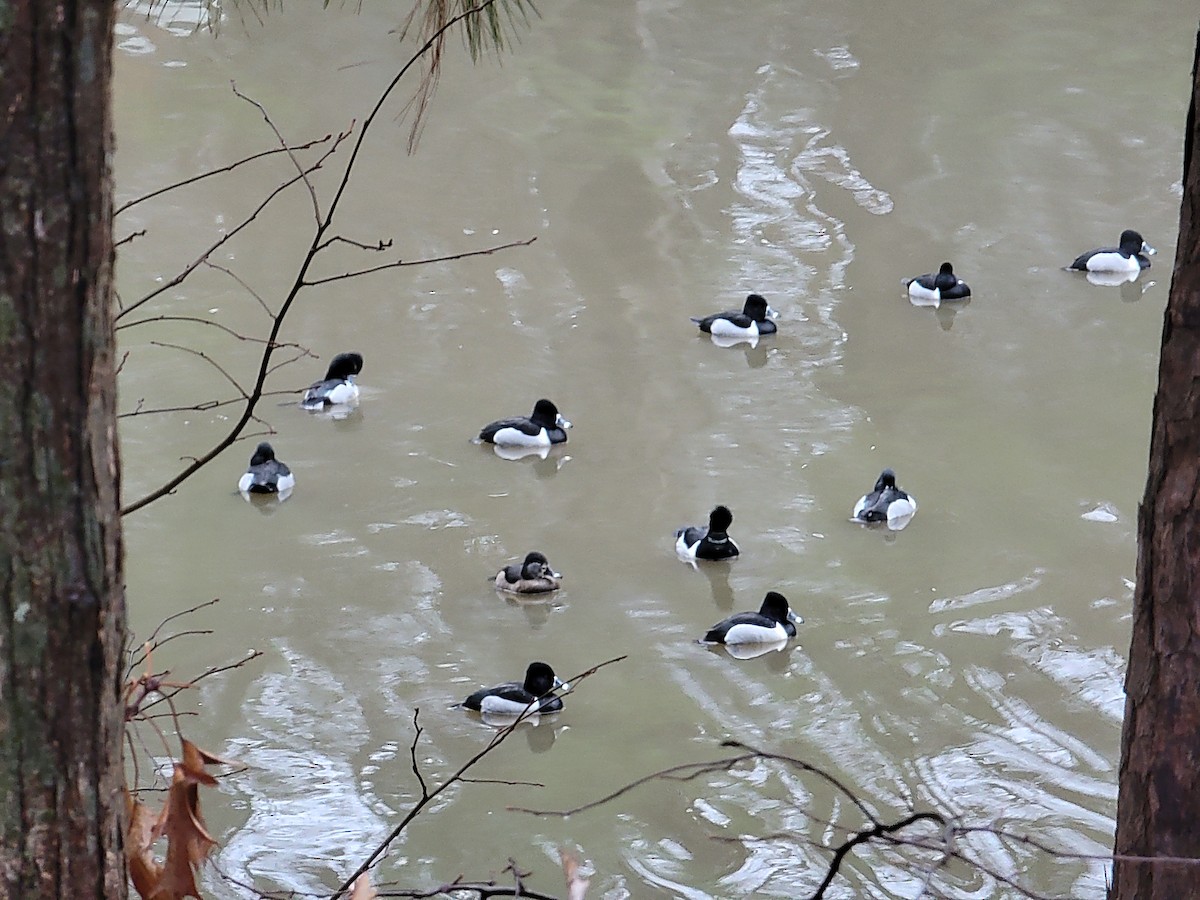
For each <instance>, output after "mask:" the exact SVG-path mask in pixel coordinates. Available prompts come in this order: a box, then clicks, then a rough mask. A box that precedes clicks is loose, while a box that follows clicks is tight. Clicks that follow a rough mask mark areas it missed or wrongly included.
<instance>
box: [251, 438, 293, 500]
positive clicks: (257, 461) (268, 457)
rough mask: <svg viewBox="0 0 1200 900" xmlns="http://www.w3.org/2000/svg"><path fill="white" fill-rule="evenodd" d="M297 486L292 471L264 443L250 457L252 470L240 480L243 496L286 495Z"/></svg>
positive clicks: (268, 445) (269, 446)
mask: <svg viewBox="0 0 1200 900" xmlns="http://www.w3.org/2000/svg"><path fill="white" fill-rule="evenodd" d="M295 485H296V476H295V475H293V474H292V470H291V469H289V468H288V467H287V466H286V465H284V464H283V463H281V462H280V461H279V460H277V459H276V458H275V450H274V449H273V448H272V447H271V445H270V444H268V443H267V442H266V441H263V442H262V443H261V444H259V445H258V447H257V448H255V450H254V455H253V456H251V457H250V468H248V469H247V470H246V474H245V475H243V476H242V477H241V478H240V479H239V480H238V490H239V491H241V492H242V493H243V494H286V493H288V492H289V491H291V489H292V488H293V487H295Z"/></svg>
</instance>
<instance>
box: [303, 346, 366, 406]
mask: <svg viewBox="0 0 1200 900" xmlns="http://www.w3.org/2000/svg"><path fill="white" fill-rule="evenodd" d="M362 367H363V358H362V354H361V353H339V354H338V355H337V356H335V357H334V358H333V360H332V361H331V362H330V363H329V368H328V369H327V370H326V371H325V377H324V378H322V379H321V380H320V381H314V382H313V383H312V384H310V385H309V386H308V387H307V388H305V390H304V396H303V397H302V398H301V400H300V405H301V406H302V407H303V408H304V409H307V410H318V409H328V408H329V407H331V406H350V405H353V404H355V403H357V402H358V385H357V384H355V383H354V378H355V376H356V375H358V373H359V372H361V371H362Z"/></svg>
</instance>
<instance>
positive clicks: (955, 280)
mask: <svg viewBox="0 0 1200 900" xmlns="http://www.w3.org/2000/svg"><path fill="white" fill-rule="evenodd" d="M904 286H905V287H907V288H908V296H910V297H912V298H914V299H916V300H934V301H937V302H941V301H942V300H965V299H966V298H967V297H970V296H971V289H970V288H969V287H967V283H966V282H965V281H963V280H962V279H960V278H959V277H958V276H957V275H955V274H954V266H952V265H950V263H948V262H944V263H942V266H941V268H940V269H938V270H937V272H936V273H934V272H927V273H925V274H924V275H918V276H917V277H916V278H906V279H904Z"/></svg>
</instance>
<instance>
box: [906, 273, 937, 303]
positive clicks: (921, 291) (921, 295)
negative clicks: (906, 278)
mask: <svg viewBox="0 0 1200 900" xmlns="http://www.w3.org/2000/svg"><path fill="white" fill-rule="evenodd" d="M908 296H910V297H912V298H913V299H914V300H935V301H940V300H941V299H942V292H941V291H939V290H938V289H937V288H934V289H933V290H930V289H929V288H927V287H922V286H921V284H920V282H918V281H917V279H915V278H914V279H913V280H912V281H910V282H909V283H908Z"/></svg>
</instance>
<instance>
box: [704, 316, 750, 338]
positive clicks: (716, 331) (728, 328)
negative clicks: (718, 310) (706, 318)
mask: <svg viewBox="0 0 1200 900" xmlns="http://www.w3.org/2000/svg"><path fill="white" fill-rule="evenodd" d="M709 333H710V334H712V335H714V336H716V337H736V338H743V339H745V338H756V337H758V323H757V322H751V323H750V327H749V328H742V327H740V326H738V325H734V324H733V323H732V322H730V321H729V320H728V319H717V320H716V321H715V322H713V323H712V327H711V328H710V329H709Z"/></svg>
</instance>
